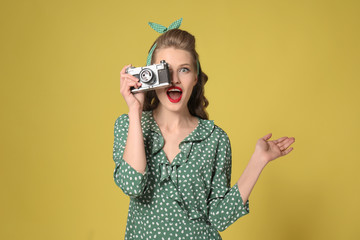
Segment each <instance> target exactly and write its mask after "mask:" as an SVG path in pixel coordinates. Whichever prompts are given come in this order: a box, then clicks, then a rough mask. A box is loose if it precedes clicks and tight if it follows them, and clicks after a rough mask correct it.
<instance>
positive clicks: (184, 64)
mask: <svg viewBox="0 0 360 240" xmlns="http://www.w3.org/2000/svg"><path fill="white" fill-rule="evenodd" d="M179 66H180V67H182V66H191V64H189V63H183V64H180V65H179Z"/></svg>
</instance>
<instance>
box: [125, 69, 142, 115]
mask: <svg viewBox="0 0 360 240" xmlns="http://www.w3.org/2000/svg"><path fill="white" fill-rule="evenodd" d="M128 67H131V64H129V65H127V66H125V67H123V69H122V70H121V72H120V93H121V95H122V96H123V98H124V99H125V102H126V104H127V105H128V107H129V111H133V110H136V111H140V112H141V111H142V109H143V105H144V99H145V93H144V92H140V93H136V94H133V93H132V92H131V87H134V88H139V87H140V86H141V83H140V82H139V79H138V78H136V77H134V76H132V75H131V74H127V73H126V72H125V71H126V68H128Z"/></svg>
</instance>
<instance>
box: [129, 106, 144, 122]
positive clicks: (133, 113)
mask: <svg viewBox="0 0 360 240" xmlns="http://www.w3.org/2000/svg"><path fill="white" fill-rule="evenodd" d="M141 115H142V110H141V109H140V108H129V113H128V116H129V118H130V119H131V118H136V119H141Z"/></svg>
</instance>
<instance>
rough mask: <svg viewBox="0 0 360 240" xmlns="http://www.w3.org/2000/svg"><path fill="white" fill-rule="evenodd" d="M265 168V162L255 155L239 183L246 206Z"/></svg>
mask: <svg viewBox="0 0 360 240" xmlns="http://www.w3.org/2000/svg"><path fill="white" fill-rule="evenodd" d="M265 166H266V164H265V163H264V162H262V161H260V159H258V158H257V157H256V156H254V155H253V156H252V157H251V159H250V161H249V163H248V165H247V166H246V168H245V170H244V172H243V173H242V175H241V177H240V178H239V180H238V181H237V185H238V188H239V192H240V195H241V197H242V199H243V204H244V205H245V203H246V201H247V200H248V199H249V196H250V193H251V191H252V189H253V188H254V186H255V183H256V182H257V180H258V178H259V176H260V173H261V172H262V170H263V169H264V167H265Z"/></svg>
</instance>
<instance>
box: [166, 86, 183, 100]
mask: <svg viewBox="0 0 360 240" xmlns="http://www.w3.org/2000/svg"><path fill="white" fill-rule="evenodd" d="M166 95H167V97H168V99H169V101H170V102H172V103H178V102H180V100H181V97H182V89H181V88H179V87H175V86H174V87H169V88H168V89H167V91H166Z"/></svg>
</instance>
